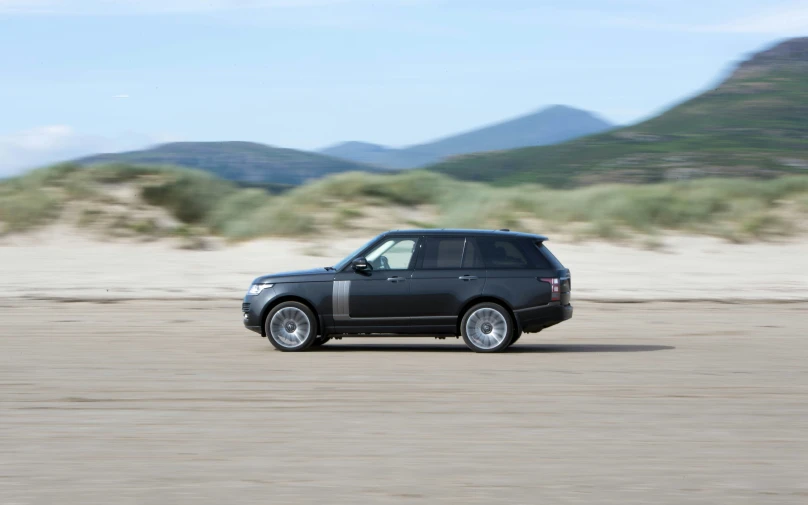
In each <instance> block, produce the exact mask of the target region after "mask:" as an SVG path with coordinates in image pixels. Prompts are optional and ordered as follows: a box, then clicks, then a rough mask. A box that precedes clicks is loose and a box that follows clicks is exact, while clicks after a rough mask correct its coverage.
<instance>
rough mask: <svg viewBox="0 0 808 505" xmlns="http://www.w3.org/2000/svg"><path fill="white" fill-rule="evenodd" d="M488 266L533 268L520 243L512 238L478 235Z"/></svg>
mask: <svg viewBox="0 0 808 505" xmlns="http://www.w3.org/2000/svg"><path fill="white" fill-rule="evenodd" d="M477 244H478V245H479V246H480V249H481V251H482V253H483V259H484V260H485V266H486V267H487V268H531V265H530V263H529V262H528V260H527V258H526V257H525V254H524V253H523V252H522V249H521V248H520V247H519V243H518V242H517V241H515V240H512V239H503V238H491V237H478V238H477Z"/></svg>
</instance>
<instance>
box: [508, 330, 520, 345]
mask: <svg viewBox="0 0 808 505" xmlns="http://www.w3.org/2000/svg"><path fill="white" fill-rule="evenodd" d="M521 336H522V332H521V331H517V332H516V334H515V335H514V336H513V338H512V339H511V343H510V344H508V346H512V345H513V344H515V343H516V341H517V340H519V338H520V337H521Z"/></svg>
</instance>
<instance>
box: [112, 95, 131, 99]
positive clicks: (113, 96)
mask: <svg viewBox="0 0 808 505" xmlns="http://www.w3.org/2000/svg"><path fill="white" fill-rule="evenodd" d="M112 98H129V95H112Z"/></svg>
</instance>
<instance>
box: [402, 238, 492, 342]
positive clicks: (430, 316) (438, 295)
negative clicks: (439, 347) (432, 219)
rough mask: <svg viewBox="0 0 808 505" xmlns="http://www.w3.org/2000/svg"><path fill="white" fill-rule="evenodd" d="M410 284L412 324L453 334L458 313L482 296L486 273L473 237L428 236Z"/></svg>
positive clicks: (423, 328) (424, 329) (420, 327)
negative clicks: (468, 303)
mask: <svg viewBox="0 0 808 505" xmlns="http://www.w3.org/2000/svg"><path fill="white" fill-rule="evenodd" d="M421 249H422V251H421V254H420V255H419V257H418V260H417V262H416V265H415V270H414V271H413V274H412V282H411V284H410V295H409V297H410V300H411V301H410V307H411V309H412V311H413V312H412V320H411V324H412V325H413V326H417V327H418V328H419V330H420V331H422V332H424V333H432V332H435V333H453V332H454V331H455V329H456V327H457V318H458V316H459V315H460V310H461V309H462V308H463V306H464V305H465V304H466V303H467V302H468V301H469V300H471V299H472V298H474V297H477V296H479V295H480V294H481V293H482V292H483V286H484V285H485V279H486V271H485V265H484V264H483V261H482V257H481V256H480V254H479V250H478V248H477V244H476V242H475V240H474V238H473V237H465V236H462V235H460V236H458V235H447V236H438V235H428V236H426V237H425V238H424V243H423V247H422V248H421Z"/></svg>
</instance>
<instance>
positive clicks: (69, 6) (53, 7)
mask: <svg viewBox="0 0 808 505" xmlns="http://www.w3.org/2000/svg"><path fill="white" fill-rule="evenodd" d="M433 1H435V0H387V2H386V3H388V4H392V5H409V4H412V5H417V4H424V3H432V2H433ZM349 4H355V5H361V4H365V5H369V6H375V7H378V6H379V2H378V1H376V0H117V1H116V2H110V1H109V0H0V14H28V15H47V14H66V15H99V14H101V15H110V14H111V15H118V14H162V13H177V12H184V13H191V12H215V11H239V10H250V9H254V10H257V9H265V10H266V9H304V8H314V7H329V6H339V5H349Z"/></svg>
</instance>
